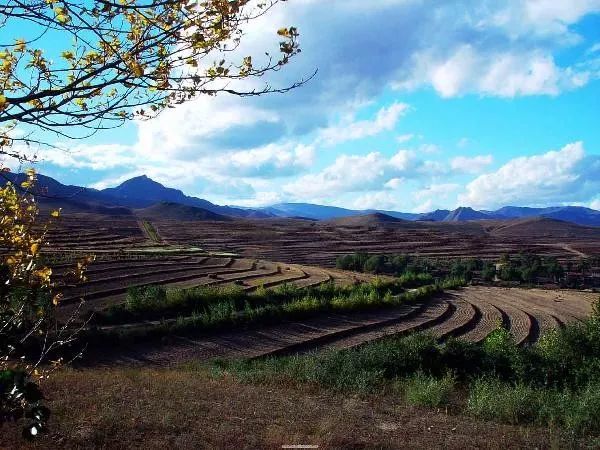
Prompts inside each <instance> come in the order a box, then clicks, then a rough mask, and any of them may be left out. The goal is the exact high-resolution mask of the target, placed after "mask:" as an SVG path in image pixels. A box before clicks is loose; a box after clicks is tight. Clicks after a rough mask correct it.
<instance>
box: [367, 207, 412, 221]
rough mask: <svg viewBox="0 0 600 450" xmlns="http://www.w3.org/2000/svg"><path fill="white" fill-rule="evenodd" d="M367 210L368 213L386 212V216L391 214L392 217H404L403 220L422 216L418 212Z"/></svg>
mask: <svg viewBox="0 0 600 450" xmlns="http://www.w3.org/2000/svg"><path fill="white" fill-rule="evenodd" d="M366 212H367V213H380V214H385V215H386V216H391V217H395V218H396V219H402V220H417V219H419V218H420V216H421V214H416V213H405V212H399V211H386V210H384V209H369V210H367V211H366Z"/></svg>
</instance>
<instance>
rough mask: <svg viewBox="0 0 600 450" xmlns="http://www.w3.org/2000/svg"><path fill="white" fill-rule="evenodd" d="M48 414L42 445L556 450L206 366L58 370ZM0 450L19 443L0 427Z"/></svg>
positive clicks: (553, 442) (391, 399) (544, 439)
mask: <svg viewBox="0 0 600 450" xmlns="http://www.w3.org/2000/svg"><path fill="white" fill-rule="evenodd" d="M45 390H46V391H47V392H49V393H50V394H49V395H48V397H49V406H50V407H51V408H52V410H53V412H54V416H53V420H52V423H51V428H52V430H51V433H50V435H48V436H46V437H44V438H43V439H42V440H41V441H39V442H38V443H37V444H36V446H38V447H42V448H81V447H86V448H90V447H96V448H125V447H126V448H137V447H144V448H146V449H150V448H161V449H165V448H178V449H180V448H183V449H185V448H236V449H237V448H252V449H255V448H281V445H283V444H292V443H296V444H297V443H301V444H317V445H319V446H320V447H319V448H433V447H435V448H439V447H444V448H465V447H470V448H474V447H477V448H524V447H527V448H531V447H535V446H537V447H542V448H546V447H550V446H558V447H564V446H565V445H566V444H567V443H566V442H564V441H561V440H560V438H559V437H557V436H556V435H553V434H552V433H551V432H549V431H548V430H540V429H535V428H518V427H512V426H503V425H497V424H493V423H484V422H474V421H473V420H472V419H470V418H468V417H465V416H455V415H449V414H447V413H446V412H444V411H440V410H438V411H435V410H431V409H423V408H417V407H406V406H402V405H401V404H400V400H398V398H397V397H396V396H395V395H393V394H387V395H381V394H379V395H372V396H352V395H341V394H332V393H328V392H326V391H324V390H320V389H318V388H315V387H308V388H307V387H306V386H303V387H298V386H293V385H287V386H279V385H277V386H266V385H247V384H241V383H239V382H237V381H235V380H233V379H231V378H215V377H213V376H211V375H210V374H209V373H208V371H207V370H204V369H200V370H198V369H196V370H192V369H146V368H143V369H118V368H117V369H101V370H100V369H95V370H85V371H64V372H62V373H59V374H57V375H56V376H55V377H54V378H52V379H51V380H50V381H48V382H47V384H46V386H45ZM3 432H4V433H3V434H2V436H1V437H0V447H2V446H5V447H7V448H14V447H18V446H19V445H23V442H22V441H21V440H20V438H19V437H18V433H17V432H16V431H8V430H3Z"/></svg>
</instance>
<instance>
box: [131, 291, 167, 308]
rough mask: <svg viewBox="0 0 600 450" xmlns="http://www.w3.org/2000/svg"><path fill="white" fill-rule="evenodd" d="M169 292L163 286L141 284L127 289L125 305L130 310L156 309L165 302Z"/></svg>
mask: <svg viewBox="0 0 600 450" xmlns="http://www.w3.org/2000/svg"><path fill="white" fill-rule="evenodd" d="M166 299H167V292H166V290H165V288H163V287H161V286H153V285H149V286H139V287H130V288H129V289H127V297H126V300H125V307H126V309H127V310H128V311H131V312H139V311H144V310H154V309H157V308H160V307H161V306H162V305H164V304H165V302H166Z"/></svg>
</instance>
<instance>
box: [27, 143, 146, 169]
mask: <svg viewBox="0 0 600 450" xmlns="http://www.w3.org/2000/svg"><path fill="white" fill-rule="evenodd" d="M37 155H38V157H39V159H40V161H43V162H46V163H51V164H54V165H56V166H59V167H63V168H67V167H69V168H78V169H92V170H107V169H114V168H121V167H127V166H130V165H132V164H135V163H136V162H137V158H136V157H135V155H134V154H133V152H132V149H131V147H129V146H127V145H121V144H99V145H85V144H79V145H75V146H69V145H68V144H66V143H58V144H56V146H55V147H41V148H40V149H38V150H37Z"/></svg>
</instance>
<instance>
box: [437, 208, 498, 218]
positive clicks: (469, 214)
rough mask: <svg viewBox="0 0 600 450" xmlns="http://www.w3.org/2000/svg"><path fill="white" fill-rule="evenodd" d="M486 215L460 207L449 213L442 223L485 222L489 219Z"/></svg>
mask: <svg viewBox="0 0 600 450" xmlns="http://www.w3.org/2000/svg"><path fill="white" fill-rule="evenodd" d="M489 218H490V216H489V215H488V214H485V213H482V212H480V211H475V210H474V209H473V208H468V207H464V206H461V207H460V208H456V209H455V210H454V211H451V212H450V213H449V214H448V215H447V216H446V217H445V218H444V222H463V221H466V220H485V219H489Z"/></svg>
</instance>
